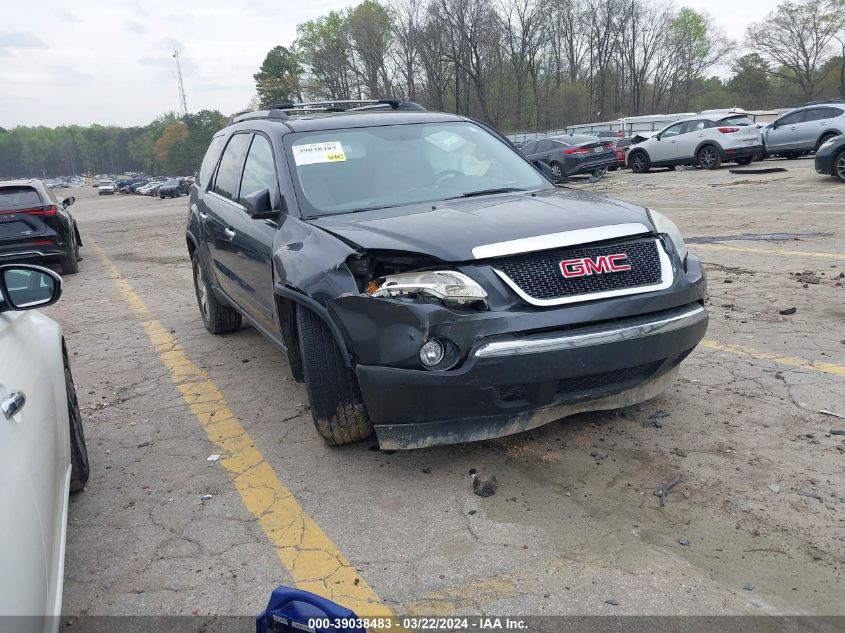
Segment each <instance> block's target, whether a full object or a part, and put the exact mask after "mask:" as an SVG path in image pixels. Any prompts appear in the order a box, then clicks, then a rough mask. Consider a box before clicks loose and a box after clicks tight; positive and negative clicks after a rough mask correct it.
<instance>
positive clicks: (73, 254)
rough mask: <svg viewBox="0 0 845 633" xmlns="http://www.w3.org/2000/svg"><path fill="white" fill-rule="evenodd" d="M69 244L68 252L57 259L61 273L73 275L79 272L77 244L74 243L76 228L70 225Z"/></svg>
mask: <svg viewBox="0 0 845 633" xmlns="http://www.w3.org/2000/svg"><path fill="white" fill-rule="evenodd" d="M68 239H69V241H70V244H69V246H68V254H67V255H65V256H64V257H62V258H61V260H59V263H60V264H61V267H62V274H63V275H75V274H76V273H78V272H79V246H78V245H77V243H76V230H75V229H74V227H73V226H72V225H71V227H70V236H69V238H68Z"/></svg>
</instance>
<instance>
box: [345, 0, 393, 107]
mask: <svg viewBox="0 0 845 633" xmlns="http://www.w3.org/2000/svg"><path fill="white" fill-rule="evenodd" d="M346 23H347V29H348V31H349V36H350V38H351V40H352V51H353V54H354V57H355V59H354V62H353V64H352V69H353V71H354V72H355V75H356V76H357V79H358V81H359V83H361V84H363V87H364V90H365V91H366V93H367V96H368V97H369V98H370V99H379V98H382V97H389V96H391V92H392V89H391V83H392V82H391V81H390V77H389V76H388V73H387V69H388V68H389V66H388V65H387V64H386V63H385V62H386V61H387V59H388V56H389V52H388V51H389V49H390V44H391V32H392V24H391V17H390V14H389V13H388V12H387V9H385V8H384V7H383V6H382V5H380V4H379V3H378V2H376V0H364V2H362V3H361V4H359V5H358V6H356V7H354V8H352V9H350V11H349V13H348V14H347V16H346Z"/></svg>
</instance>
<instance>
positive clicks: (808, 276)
mask: <svg viewBox="0 0 845 633" xmlns="http://www.w3.org/2000/svg"><path fill="white" fill-rule="evenodd" d="M822 274H824V273H822ZM795 281H797V282H798V283H802V284H813V285H818V284H820V283H821V282H822V280H821V278H820V277H819V276H818V275H816V272H815V271H813V270H805V271H804V272H801V273H795Z"/></svg>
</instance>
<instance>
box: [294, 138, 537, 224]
mask: <svg viewBox="0 0 845 633" xmlns="http://www.w3.org/2000/svg"><path fill="white" fill-rule="evenodd" d="M285 147H286V151H287V153H288V164H289V165H290V166H291V172H292V175H293V176H294V185H295V186H296V189H297V197H298V198H299V199H300V206H301V207H302V208H303V215H304V216H306V217H312V216H319V215H330V214H336V213H349V212H354V211H365V210H370V209H377V208H386V207H399V206H405V205H411V204H418V203H423V202H434V201H439V200H446V199H449V198H459V197H463V196H465V195H466V194H477V193H478V192H481V191H487V190H490V189H496V190H501V189H507V190H519V191H529V190H537V189H545V188H552V187H553V185H552V184H551V183H549V182H548V181H547V180H546V179H545V178H543V177H542V176H541V175H540V173H539V172H538V171H537V170H536V169H535V168H534V167H533V166H532V165H531V164H530V163H529V162H527V161H526V160H525V159H524V158H522V156H521V155H520V154H519V153H518V152H515V151H514V150H513V149H512V148H511V147H509V146H508V145H506V144H504V143H502V142H501V141H500V140H499V139H497V138H496V137H495V136H493V135H492V134H490V133H489V132H487V131H485V130H484V129H482V128H481V127H479V126H478V125H475V124H472V123H469V122H454V123H420V124H412V125H386V126H380V127H365V128H354V129H342V130H326V131H320V132H299V133H294V134H290V135H287V136H286V137H285Z"/></svg>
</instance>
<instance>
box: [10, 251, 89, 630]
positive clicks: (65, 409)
mask: <svg viewBox="0 0 845 633" xmlns="http://www.w3.org/2000/svg"><path fill="white" fill-rule="evenodd" d="M61 290H62V280H61V277H59V276H58V275H57V274H56V273H54V272H52V271H50V270H47V269H46V268H41V267H39V266H33V265H27V264H5V265H0V358H2V359H3V362H0V480H2V482H3V485H2V486H0V525H2V526H3V528H2V530H0V552H2V553H0V561H1V562H2V564H0V622H3V625H2V626H0V628H2V629H3V630H4V631H16V632H28V631H33V632H35V631H38V632H39V633H43V632H44V631H56V630H57V629H58V625H59V615H60V614H61V606H62V583H63V579H64V552H65V535H66V528H67V509H68V494H69V493H70V492H76V491H79V490H81V489H82V488H83V486H84V485H85V483H86V482H87V480H88V473H89V464H88V452H87V450H86V447H85V433H84V430H83V427H82V417H81V415H80V411H79V403H78V401H77V399H76V390H75V388H74V384H73V377H72V376H71V371H70V364H69V362H68V353H67V349H66V347H65V342H64V338H63V336H62V330H61V328H60V327H59V325H58V324H57V323H56V322H55V321H52V320H51V319H49V318H47V317H46V316H44V315H43V314H41V313H40V312H38V310H36V308H41V307H45V306H48V305H51V304H52V303H54V302H56V301H57V300H58V298H59V296H60V295H61Z"/></svg>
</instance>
